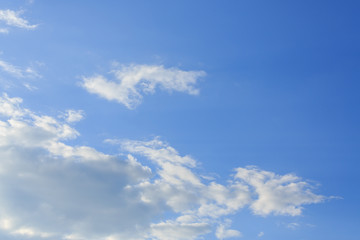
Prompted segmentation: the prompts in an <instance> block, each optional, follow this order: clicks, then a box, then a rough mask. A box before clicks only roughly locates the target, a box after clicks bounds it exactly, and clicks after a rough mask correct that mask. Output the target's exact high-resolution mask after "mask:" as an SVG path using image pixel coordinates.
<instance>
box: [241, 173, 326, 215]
mask: <svg viewBox="0 0 360 240" xmlns="http://www.w3.org/2000/svg"><path fill="white" fill-rule="evenodd" d="M236 171H237V173H236V175H235V178H236V179H241V180H242V181H244V182H245V183H247V184H249V186H251V187H252V188H254V191H255V192H256V194H257V196H258V198H257V199H256V200H255V201H254V202H252V204H251V209H252V210H253V211H254V213H255V214H259V215H268V214H270V213H274V214H278V215H291V216H296V215H300V214H301V211H302V208H303V205H305V204H311V203H319V202H322V201H323V200H324V199H325V197H324V196H321V195H316V194H314V193H313V192H312V191H311V188H312V186H311V185H310V184H309V183H307V182H305V181H303V180H301V179H300V178H299V177H297V176H296V175H294V174H287V175H283V176H281V175H277V174H275V173H273V172H268V171H262V170H259V169H257V168H256V167H248V168H237V169H236Z"/></svg>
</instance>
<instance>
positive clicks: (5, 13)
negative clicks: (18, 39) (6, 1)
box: [0, 9, 37, 31]
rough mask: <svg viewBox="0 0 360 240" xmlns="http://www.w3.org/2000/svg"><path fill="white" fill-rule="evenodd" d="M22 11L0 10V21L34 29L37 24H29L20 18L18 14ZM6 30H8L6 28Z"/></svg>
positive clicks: (9, 24) (12, 25)
mask: <svg viewBox="0 0 360 240" xmlns="http://www.w3.org/2000/svg"><path fill="white" fill-rule="evenodd" d="M22 13H23V12H22V11H18V12H15V11H12V10H9V9H7V10H0V21H2V22H4V23H5V24H6V25H8V26H11V27H18V28H24V29H35V28H36V27H37V25H31V24H29V22H28V21H27V20H25V19H24V18H21V17H20V15H21V14H22ZM6 31H8V30H7V29H6Z"/></svg>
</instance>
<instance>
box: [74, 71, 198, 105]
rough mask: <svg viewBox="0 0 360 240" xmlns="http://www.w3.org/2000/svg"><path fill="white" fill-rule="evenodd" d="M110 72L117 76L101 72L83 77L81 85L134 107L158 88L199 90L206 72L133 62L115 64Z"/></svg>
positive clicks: (193, 93) (188, 91) (195, 93)
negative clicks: (111, 76)
mask: <svg viewBox="0 0 360 240" xmlns="http://www.w3.org/2000/svg"><path fill="white" fill-rule="evenodd" d="M111 74H112V75H114V77H115V79H113V80H109V79H107V78H106V77H104V76H103V75H99V74H97V75H94V76H91V77H83V78H82V80H83V82H82V83H81V86H82V87H83V88H85V89H86V90H87V91H88V92H90V93H93V94H97V95H99V96H101V97H103V98H105V99H107V100H109V101H117V102H119V103H121V104H124V105H125V106H126V107H127V108H129V109H133V108H135V107H136V106H137V105H139V104H140V103H141V101H142V98H143V94H152V93H154V92H155V90H156V88H160V89H162V90H166V91H168V92H172V91H178V92H185V93H188V94H191V95H197V94H198V93H199V90H198V89H197V88H195V84H196V83H197V81H198V79H199V78H200V77H203V76H204V75H205V72H203V71H183V70H180V69H177V68H165V67H164V66H162V65H135V64H132V65H121V66H119V67H116V68H115V69H113V70H112V71H111Z"/></svg>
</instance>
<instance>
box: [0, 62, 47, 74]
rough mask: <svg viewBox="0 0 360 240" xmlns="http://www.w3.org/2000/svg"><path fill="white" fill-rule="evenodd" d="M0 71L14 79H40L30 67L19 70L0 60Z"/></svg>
mask: <svg viewBox="0 0 360 240" xmlns="http://www.w3.org/2000/svg"><path fill="white" fill-rule="evenodd" d="M0 69H1V70H2V71H3V72H5V73H7V74H9V75H11V76H13V77H16V78H40V77H41V75H40V74H39V73H37V71H36V70H35V69H34V68H32V67H26V68H21V67H18V66H15V65H13V64H11V63H9V62H6V61H4V60H1V59H0Z"/></svg>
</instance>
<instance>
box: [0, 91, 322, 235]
mask: <svg viewBox="0 0 360 240" xmlns="http://www.w3.org/2000/svg"><path fill="white" fill-rule="evenodd" d="M21 103H22V100H21V99H20V98H11V97H9V96H7V95H6V94H4V95H3V96H2V97H0V235H1V234H2V235H4V234H5V235H8V236H12V237H13V238H14V239H24V238H29V239H72V240H84V239H86V240H99V239H100V240H122V239H127V240H145V239H154V240H172V239H173V240H181V239H190V240H191V239H198V238H199V237H201V236H203V235H206V234H213V235H215V236H217V237H218V238H219V239H225V238H230V237H239V236H241V233H240V232H239V231H238V230H235V229H229V227H230V221H229V220H227V218H228V217H229V216H230V215H233V214H235V213H237V212H238V211H239V210H241V209H242V208H244V207H247V206H249V207H250V208H251V209H253V211H254V213H255V214H260V215H267V214H284V215H298V214H300V213H301V209H302V205H304V204H310V203H317V202H320V201H321V200H322V199H324V197H322V196H320V195H316V194H314V193H312V192H311V186H310V185H309V184H308V183H306V182H305V181H302V180H300V178H298V177H296V176H294V175H291V174H290V175H284V176H280V175H276V174H275V173H271V172H267V171H262V170H259V169H256V168H238V169H236V174H235V176H234V177H232V178H231V179H230V181H228V183H227V184H220V183H217V182H216V181H215V180H204V179H203V178H202V177H201V176H200V175H199V174H198V173H197V169H196V166H197V162H196V160H195V159H193V158H192V157H191V156H188V155H186V156H183V155H180V154H179V153H178V152H177V151H176V150H175V149H174V148H173V147H171V146H169V145H168V144H167V143H165V142H163V141H161V140H160V139H159V138H155V139H153V140H150V141H133V140H124V141H118V140H111V141H110V140H109V141H108V142H111V143H115V144H120V145H121V148H122V150H123V152H122V154H123V153H125V154H128V155H127V157H119V156H115V155H109V154H106V153H102V152H99V151H97V150H96V149H94V148H91V147H89V146H71V145H69V144H67V143H66V142H67V140H69V139H74V138H76V137H78V136H79V133H78V132H77V131H76V130H75V129H74V128H72V127H71V126H69V125H68V124H67V122H74V121H75V120H79V118H80V117H75V118H74V119H75V120H74V119H72V120H73V121H70V120H69V116H71V114H69V115H68V118H65V119H64V118H63V117H60V118H59V119H57V118H54V117H51V116H46V115H40V114H36V113H34V112H32V111H31V110H28V109H24V108H22V107H21ZM68 113H69V112H68ZM75 115H76V114H75ZM70 119H71V118H70ZM135 156H138V157H139V158H140V159H143V158H144V161H143V162H140V161H139V160H137V159H136V158H135ZM145 163H148V164H145ZM165 213H167V214H166V215H165ZM170 213H172V214H170ZM161 216H169V217H167V218H164V217H163V218H162V219H161ZM155 219H157V220H155Z"/></svg>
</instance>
